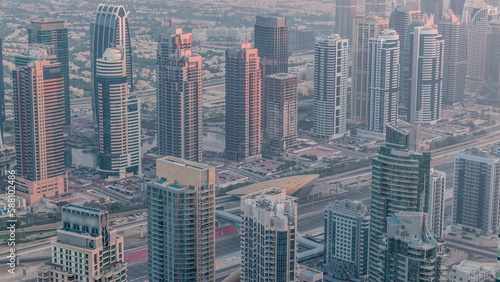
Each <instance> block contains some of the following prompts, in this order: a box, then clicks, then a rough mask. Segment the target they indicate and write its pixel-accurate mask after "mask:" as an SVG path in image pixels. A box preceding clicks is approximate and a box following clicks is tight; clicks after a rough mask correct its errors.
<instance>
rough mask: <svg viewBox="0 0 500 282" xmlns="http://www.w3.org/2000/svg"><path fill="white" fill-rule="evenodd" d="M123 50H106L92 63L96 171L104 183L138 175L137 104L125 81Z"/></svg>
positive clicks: (139, 148) (139, 137)
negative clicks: (94, 73) (96, 140)
mask: <svg viewBox="0 0 500 282" xmlns="http://www.w3.org/2000/svg"><path fill="white" fill-rule="evenodd" d="M126 66H127V60H126V57H125V53H124V49H123V48H108V49H106V51H104V53H103V55H102V58H99V59H97V61H96V76H95V82H96V87H97V88H96V92H95V94H96V98H97V99H96V102H97V115H96V116H97V117H98V119H97V120H98V123H97V132H98V138H99V150H98V153H97V156H98V167H97V170H98V171H99V172H100V173H101V175H103V176H104V177H106V178H108V179H116V178H125V177H130V176H134V175H140V174H142V170H141V159H142V155H141V124H140V122H141V120H140V119H141V114H140V108H139V100H138V98H137V97H136V96H135V95H133V94H132V93H131V91H130V86H129V84H128V81H127V67H126Z"/></svg>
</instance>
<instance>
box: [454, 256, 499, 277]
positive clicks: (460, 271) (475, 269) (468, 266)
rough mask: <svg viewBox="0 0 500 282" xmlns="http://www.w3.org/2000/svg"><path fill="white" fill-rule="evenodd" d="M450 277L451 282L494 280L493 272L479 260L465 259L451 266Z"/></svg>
mask: <svg viewBox="0 0 500 282" xmlns="http://www.w3.org/2000/svg"><path fill="white" fill-rule="evenodd" d="M449 279H450V281H451V282H463V281H468V282H483V281H493V274H492V273H491V272H490V271H488V270H487V269H485V268H484V266H483V265H482V264H481V263H479V262H475V261H470V260H464V261H461V262H460V263H459V264H457V265H454V266H453V267H452V268H451V271H450V273H449Z"/></svg>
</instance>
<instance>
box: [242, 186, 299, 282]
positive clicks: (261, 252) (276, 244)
mask: <svg viewBox="0 0 500 282" xmlns="http://www.w3.org/2000/svg"><path fill="white" fill-rule="evenodd" d="M295 200H296V198H293V197H289V196H287V195H286V192H285V190H284V189H281V188H268V189H265V190H262V191H259V192H256V193H253V194H250V195H247V196H244V197H242V198H241V221H242V224H241V280H242V281H248V282H257V281H285V282H288V281H295V279H296V275H295V269H296V267H297V253H298V247H297V242H298V241H297V240H298V232H297V229H296V228H297V203H296V202H295Z"/></svg>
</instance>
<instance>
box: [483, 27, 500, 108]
mask: <svg viewBox="0 0 500 282" xmlns="http://www.w3.org/2000/svg"><path fill="white" fill-rule="evenodd" d="M486 42H487V44H486V52H487V54H488V58H500V48H498V46H500V45H499V44H500V20H495V21H490V25H489V28H488V37H487V41H486ZM484 81H485V84H484V94H483V95H484V98H485V99H486V100H487V101H488V104H489V105H493V104H494V105H496V106H499V105H500V62H499V60H493V59H491V60H487V61H486V71H485V78H484Z"/></svg>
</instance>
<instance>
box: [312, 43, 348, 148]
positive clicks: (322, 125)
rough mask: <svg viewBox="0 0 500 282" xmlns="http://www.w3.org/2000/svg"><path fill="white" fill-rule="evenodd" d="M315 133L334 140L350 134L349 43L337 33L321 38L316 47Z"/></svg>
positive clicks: (313, 132) (313, 130)
mask: <svg viewBox="0 0 500 282" xmlns="http://www.w3.org/2000/svg"><path fill="white" fill-rule="evenodd" d="M314 49H315V50H314V51H315V54H314V105H313V128H312V132H311V133H312V134H313V135H315V136H317V137H319V138H326V139H335V138H339V137H342V136H344V135H345V134H346V132H347V126H346V125H347V86H348V79H349V66H348V64H349V62H348V61H349V51H348V50H349V40H347V39H342V38H340V36H339V35H338V34H334V35H331V36H327V37H323V38H320V39H319V40H318V41H317V42H316V46H315V48H314Z"/></svg>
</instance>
